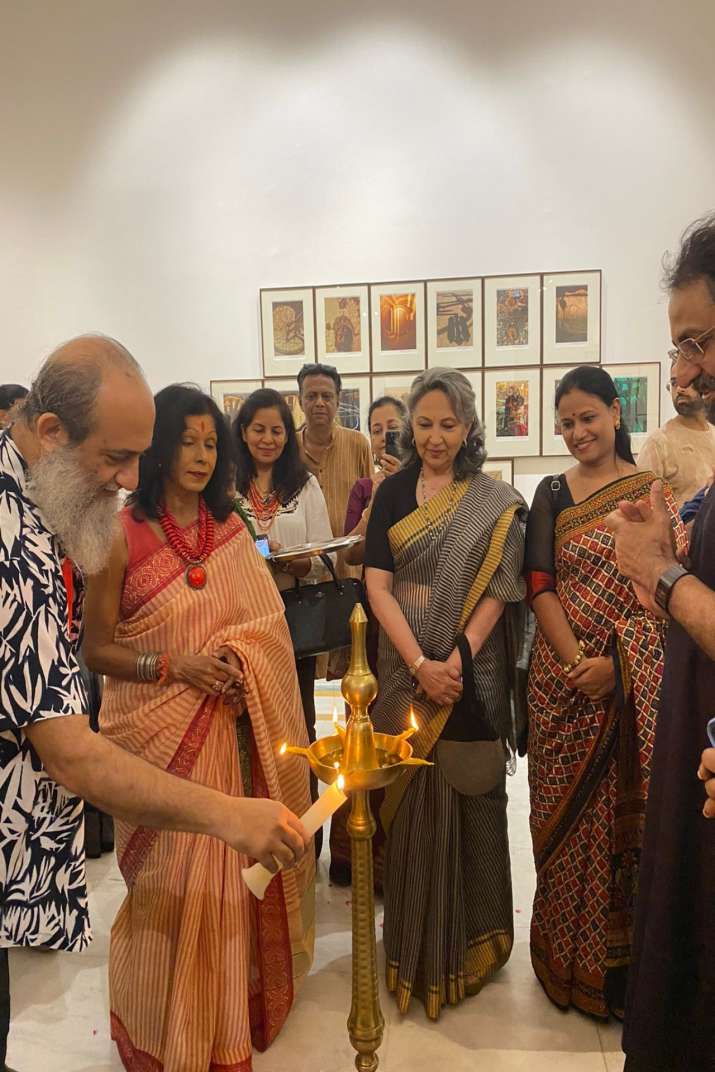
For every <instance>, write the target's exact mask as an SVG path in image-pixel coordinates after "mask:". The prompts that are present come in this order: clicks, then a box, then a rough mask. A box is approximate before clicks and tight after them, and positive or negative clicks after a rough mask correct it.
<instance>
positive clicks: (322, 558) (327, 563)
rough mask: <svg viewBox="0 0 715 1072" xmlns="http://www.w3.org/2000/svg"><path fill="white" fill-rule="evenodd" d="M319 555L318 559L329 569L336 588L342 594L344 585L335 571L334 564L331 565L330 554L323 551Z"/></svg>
mask: <svg viewBox="0 0 715 1072" xmlns="http://www.w3.org/2000/svg"><path fill="white" fill-rule="evenodd" d="M319 557H320V561H321V562H322V563H323V565H324V566H325V568H326V569H327V570H328V571H329V573H330V576H331V577H332V578H333V581H334V582H335V587H336V588H337V590H338V592H340V594H341V595H342V593H343V592H344V591H345V585H344V584H343V583H342V581H341V580H340V579H339V578H338V575H337V573H336V572H335V566H334V565H333V560H332V558H330V556H329V555H326V554H325V553H324V552H323V554H321V555H320V556H319Z"/></svg>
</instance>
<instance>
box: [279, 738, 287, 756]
mask: <svg viewBox="0 0 715 1072" xmlns="http://www.w3.org/2000/svg"><path fill="white" fill-rule="evenodd" d="M287 751H288V742H287V741H284V742H283V744H282V745H281V746H280V748H279V749H278V755H279V756H284V755H285V754H286V752H287Z"/></svg>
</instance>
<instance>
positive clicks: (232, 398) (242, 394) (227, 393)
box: [211, 380, 263, 419]
mask: <svg viewBox="0 0 715 1072" xmlns="http://www.w3.org/2000/svg"><path fill="white" fill-rule="evenodd" d="M261 387H263V381H262V380H211V397H212V398H213V400H214V402H215V403H216V405H217V406H218V408H219V409H220V410H221V412H222V413H225V414H226V415H227V416H229V417H231V419H233V418H234V417H235V416H236V414H237V413H238V411H239V410H240V408H241V406H242V405H243V403H244V402H245V401H246V399H247V398H248V396H249V395H252V394H253V392H254V391H258V390H259V388H261Z"/></svg>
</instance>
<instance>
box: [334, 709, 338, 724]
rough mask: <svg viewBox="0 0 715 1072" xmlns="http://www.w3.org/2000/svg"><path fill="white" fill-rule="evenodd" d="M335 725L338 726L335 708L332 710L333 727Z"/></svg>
mask: <svg viewBox="0 0 715 1072" xmlns="http://www.w3.org/2000/svg"><path fill="white" fill-rule="evenodd" d="M337 724H338V709H337V707H334V708H333V725H334V726H337Z"/></svg>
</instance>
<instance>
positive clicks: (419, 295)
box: [370, 282, 425, 372]
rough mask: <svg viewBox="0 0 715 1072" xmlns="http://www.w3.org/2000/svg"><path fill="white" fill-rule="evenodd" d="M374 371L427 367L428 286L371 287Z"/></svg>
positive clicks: (382, 284) (419, 284) (406, 284)
mask: <svg viewBox="0 0 715 1072" xmlns="http://www.w3.org/2000/svg"><path fill="white" fill-rule="evenodd" d="M370 310H371V316H372V332H371V334H372V369H373V372H401V371H412V370H414V371H415V372H418V371H419V370H420V369H423V368H424V367H425V285H424V283H423V282H419V283H373V284H372V286H371V287H370Z"/></svg>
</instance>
